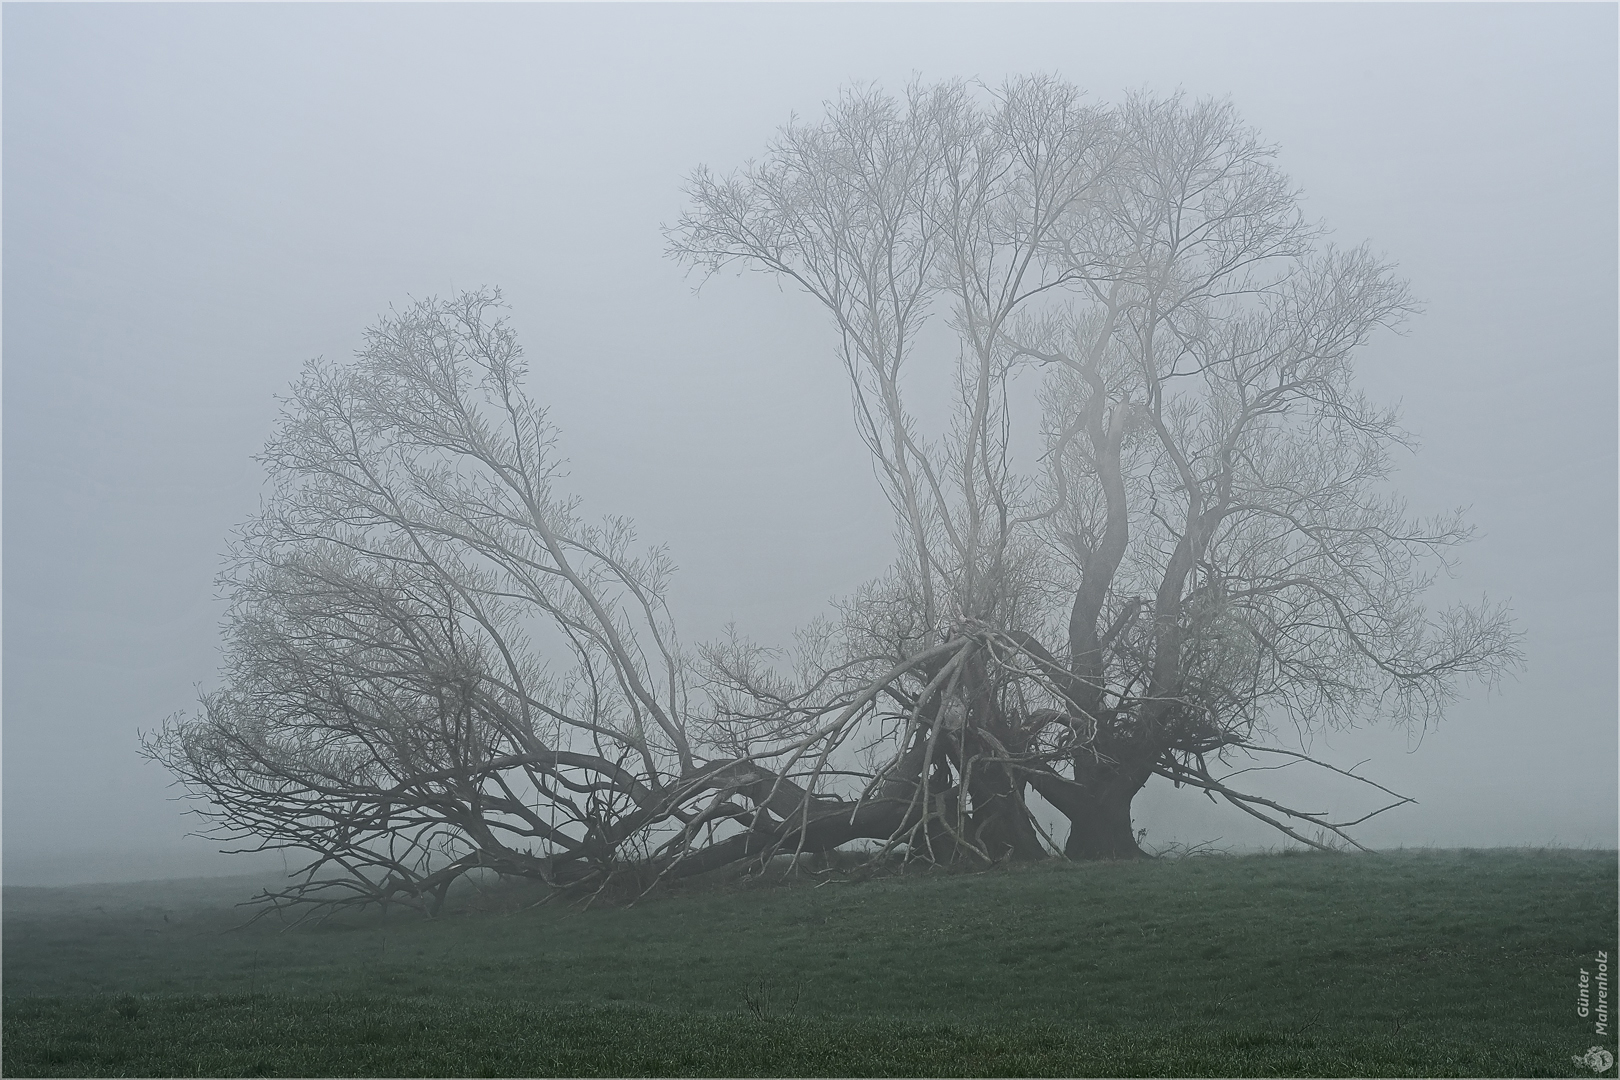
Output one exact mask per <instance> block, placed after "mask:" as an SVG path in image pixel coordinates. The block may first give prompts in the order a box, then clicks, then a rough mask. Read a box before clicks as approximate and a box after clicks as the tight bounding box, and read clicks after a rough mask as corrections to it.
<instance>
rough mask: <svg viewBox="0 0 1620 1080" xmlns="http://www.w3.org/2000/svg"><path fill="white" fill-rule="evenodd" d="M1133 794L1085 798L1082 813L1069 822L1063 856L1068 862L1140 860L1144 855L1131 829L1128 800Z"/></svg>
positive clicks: (1129, 802)
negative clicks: (1081, 860) (1066, 857)
mask: <svg viewBox="0 0 1620 1080" xmlns="http://www.w3.org/2000/svg"><path fill="white" fill-rule="evenodd" d="M1134 795H1135V792H1134V791H1132V792H1130V793H1128V794H1123V795H1121V794H1117V793H1109V794H1106V795H1104V797H1102V798H1096V799H1087V800H1086V803H1087V804H1088V805H1087V806H1086V808H1085V812H1083V813H1080V814H1078V815H1076V816H1074V817H1071V818H1070V819H1069V839H1068V841H1067V842H1066V843H1065V844H1064V845H1063V854H1064V855H1066V856H1068V857H1069V858H1071V859H1140V858H1142V857H1143V856H1144V852H1143V851H1142V849H1141V848H1140V847H1138V846H1137V843H1136V832H1135V830H1133V829H1132V828H1131V799H1132V797H1133V796H1134Z"/></svg>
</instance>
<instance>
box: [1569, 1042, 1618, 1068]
mask: <svg viewBox="0 0 1620 1080" xmlns="http://www.w3.org/2000/svg"><path fill="white" fill-rule="evenodd" d="M1575 1064H1577V1065H1585V1066H1586V1067H1587V1068H1588V1069H1591V1070H1592V1071H1593V1072H1608V1071H1609V1066H1611V1065H1613V1064H1614V1055H1613V1054H1611V1053H1609V1052H1608V1051H1607V1050H1605V1049H1603V1047H1601V1046H1594V1047H1592V1048H1591V1049H1589V1050H1587V1051H1586V1053H1585V1054H1584V1055H1580V1056H1577V1057H1576V1058H1575Z"/></svg>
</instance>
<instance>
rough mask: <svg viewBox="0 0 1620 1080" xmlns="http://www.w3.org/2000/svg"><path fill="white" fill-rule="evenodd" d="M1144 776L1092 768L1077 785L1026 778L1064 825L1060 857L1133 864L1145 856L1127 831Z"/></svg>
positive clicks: (1040, 775)
mask: <svg viewBox="0 0 1620 1080" xmlns="http://www.w3.org/2000/svg"><path fill="white" fill-rule="evenodd" d="M1147 776H1148V774H1147V773H1146V772H1144V771H1142V770H1130V771H1127V770H1124V769H1121V768H1118V767H1117V766H1116V767H1114V768H1102V767H1098V766H1096V765H1093V766H1092V767H1091V768H1090V769H1087V770H1085V775H1084V778H1083V780H1081V781H1076V780H1070V779H1069V778H1068V777H1065V776H1059V775H1058V774H1057V773H1056V772H1051V771H1042V772H1037V773H1034V774H1032V775H1031V776H1030V783H1031V785H1032V786H1033V787H1034V788H1035V790H1036V791H1039V792H1040V793H1041V797H1042V798H1044V799H1045V800H1046V801H1047V802H1049V803H1051V804H1052V805H1053V806H1054V807H1056V808H1057V810H1058V812H1059V813H1061V814H1062V815H1063V816H1064V817H1066V818H1068V819H1069V838H1068V840H1067V841H1065V843H1064V845H1063V854H1064V855H1065V856H1066V857H1068V858H1070V859H1139V858H1143V857H1145V854H1146V853H1145V852H1143V850H1142V849H1141V848H1140V847H1138V846H1137V844H1136V832H1135V830H1133V829H1132V828H1131V800H1132V799H1134V798H1135V797H1136V793H1137V792H1138V791H1140V790H1142V785H1143V784H1144V783H1146V781H1147Z"/></svg>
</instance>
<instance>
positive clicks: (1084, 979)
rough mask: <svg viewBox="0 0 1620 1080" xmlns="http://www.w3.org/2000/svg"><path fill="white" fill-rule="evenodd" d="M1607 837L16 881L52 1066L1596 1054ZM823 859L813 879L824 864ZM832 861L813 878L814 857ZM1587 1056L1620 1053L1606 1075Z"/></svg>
mask: <svg viewBox="0 0 1620 1080" xmlns="http://www.w3.org/2000/svg"><path fill="white" fill-rule="evenodd" d="M1616 874H1617V867H1616V855H1615V853H1614V852H1587V851H1522V850H1500V851H1457V852H1451V851H1415V852H1399V853H1393V854H1384V855H1358V856H1331V855H1271V856H1244V857H1231V856H1226V857H1213V858H1192V859H1184V860H1179V861H1168V860H1160V861H1154V862H1139V863H1109V864H1095V865H1078V866H1075V865H1067V864H1053V865H1043V866H1036V867H1025V868H1018V869H1013V870H1005V871H994V872H989V873H984V874H916V873H911V874H907V875H904V876H894V877H878V878H873V879H870V880H851V879H846V878H842V877H839V876H837V875H828V878H826V879H815V878H810V879H808V880H805V879H800V880H799V881H796V882H787V883H783V884H773V883H771V882H769V881H767V882H761V883H734V884H731V885H728V886H717V887H712V888H709V889H694V890H690V891H687V892H684V893H681V894H677V895H672V896H667V897H662V898H656V899H648V900H644V901H642V902H641V903H639V904H637V905H635V906H633V907H628V908H627V907H622V906H621V907H604V906H593V907H591V908H590V909H589V910H585V911H581V910H579V909H578V908H577V907H576V908H569V907H566V906H562V905H559V904H548V905H545V906H541V907H535V908H528V909H525V905H524V901H525V900H526V899H527V896H528V894H526V893H524V892H522V891H521V890H515V889H493V890H489V891H486V892H482V893H476V894H474V893H469V894H466V895H464V896H463V897H462V898H461V903H460V905H459V906H458V908H457V911H456V912H454V913H452V914H450V915H447V916H445V917H442V918H440V919H437V920H431V921H429V920H426V919H423V918H421V917H420V916H414V915H402V913H400V912H397V911H396V912H394V913H393V914H391V915H389V916H387V917H386V918H384V917H383V916H382V915H381V914H380V913H376V912H371V913H366V914H360V915H348V916H344V917H341V918H337V919H333V920H332V921H329V922H327V923H326V924H324V925H322V926H320V927H309V926H306V927H300V928H297V929H293V930H289V931H287V932H285V933H283V932H280V928H279V927H278V926H277V925H276V924H275V923H274V922H272V921H261V922H259V923H257V924H254V925H253V926H250V927H247V928H245V929H237V930H232V929H231V928H232V927H234V926H237V925H238V924H239V923H240V922H241V921H242V914H241V913H240V912H238V911H235V910H233V909H232V908H231V906H230V905H231V904H232V903H233V902H234V901H236V900H240V899H243V898H245V897H246V896H247V895H248V894H249V893H250V892H251V891H252V883H250V882H247V881H245V880H242V879H227V880H222V881H211V882H198V881H193V882H165V883H152V884H144V885H129V886H85V887H76V888H67V889H24V888H7V889H6V890H5V894H4V918H3V925H4V995H5V999H4V1017H3V1062H0V1064H3V1069H4V1072H5V1074H6V1075H7V1076H44V1075H58V1076H69V1075H177V1076H186V1075H212V1076H232V1075H278V1074H279V1075H310V1076H323V1075H398V1076H411V1075H428V1076H464V1075H466V1076H480V1075H484V1076H499V1075H516V1074H528V1075H545V1074H565V1075H648V1074H662V1075H751V1074H752V1075H759V1074H766V1075H896V1074H899V1075H1078V1076H1085V1075H1119V1076H1131V1075H1139V1076H1174V1075H1223V1076H1245V1075H1303V1076H1309V1075H1328V1076H1390V1075H1432V1076H1571V1075H1586V1076H1590V1075H1593V1073H1592V1072H1591V1070H1590V1069H1588V1068H1586V1067H1584V1066H1582V1065H1578V1064H1576V1063H1575V1061H1574V1060H1573V1056H1574V1055H1578V1054H1583V1053H1584V1052H1585V1051H1586V1050H1587V1048H1588V1047H1589V1046H1593V1045H1605V1039H1606V1040H1607V1041H1606V1045H1607V1046H1608V1048H1609V1049H1610V1050H1611V1051H1612V1050H1613V1049H1614V1042H1613V1036H1612V1035H1610V1036H1606V1037H1604V1038H1598V1037H1596V1036H1594V1034H1593V1027H1592V1021H1591V1020H1590V1019H1587V1020H1583V1019H1581V1018H1579V1017H1578V1016H1577V1015H1576V1012H1575V1003H1576V1002H1575V999H1576V983H1577V979H1578V976H1579V973H1580V970H1581V969H1582V968H1583V967H1584V968H1586V969H1588V970H1589V971H1594V972H1595V957H1596V954H1597V951H1598V950H1600V949H1602V950H1607V951H1608V952H1609V953H1610V956H1611V957H1612V956H1613V953H1614V948H1615V935H1616V918H1617V915H1616ZM829 879H830V880H829ZM818 880H820V881H821V883H820V884H819V885H818V884H817V883H816V882H817V881H818ZM1609 1075H1613V1071H1612V1070H1611V1071H1610V1073H1609Z"/></svg>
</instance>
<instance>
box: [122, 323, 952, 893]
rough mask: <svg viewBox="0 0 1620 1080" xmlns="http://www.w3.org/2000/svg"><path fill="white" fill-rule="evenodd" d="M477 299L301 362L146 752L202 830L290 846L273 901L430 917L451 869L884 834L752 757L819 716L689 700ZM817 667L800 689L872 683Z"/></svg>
mask: <svg viewBox="0 0 1620 1080" xmlns="http://www.w3.org/2000/svg"><path fill="white" fill-rule="evenodd" d="M498 300H499V298H498V294H496V293H493V292H476V293H469V294H465V295H462V296H460V297H458V298H456V299H455V300H453V301H449V302H440V301H426V302H422V303H418V304H415V305H413V306H412V307H410V308H409V309H408V310H406V311H405V312H403V313H395V314H393V315H390V316H389V317H387V318H385V319H383V320H382V321H381V322H380V323H379V324H378V325H377V326H376V327H375V328H374V329H372V330H371V331H370V332H369V333H368V334H367V338H366V345H365V347H364V349H363V350H362V351H361V352H360V354H359V356H358V357H357V359H356V361H355V362H354V363H353V364H350V365H346V366H343V365H334V364H328V363H324V362H319V361H317V362H315V363H312V364H310V365H309V367H308V368H307V369H306V371H305V373H304V375H303V377H302V378H301V379H300V381H299V382H298V383H297V384H296V386H295V387H294V389H293V392H292V395H291V397H290V398H289V399H288V400H287V401H286V403H285V407H284V409H283V413H282V417H281V420H280V423H279V425H278V429H277V431H276V434H275V436H274V438H273V439H272V440H271V441H270V443H269V445H268V446H267V447H266V449H265V452H264V454H263V455H262V459H261V460H262V461H263V463H264V464H265V466H266V468H267V470H268V472H269V474H270V478H271V483H272V490H271V493H270V496H269V498H268V499H267V500H266V504H265V507H264V509H263V511H262V512H261V514H260V515H259V516H258V517H257V518H256V519H254V520H253V521H251V522H249V523H248V524H247V525H246V526H244V527H243V529H242V530H241V532H240V534H239V536H238V539H237V542H236V544H235V549H234V553H233V557H232V560H231V566H230V569H229V570H228V571H227V573H226V574H225V576H224V579H223V584H224V587H225V590H226V592H227V594H228V595H229V597H230V599H231V608H230V612H229V616H228V619H227V627H226V639H227V646H226V660H225V665H224V671H223V683H224V685H223V687H222V688H221V689H220V690H218V691H215V692H213V693H209V694H206V695H204V697H203V698H202V701H201V708H200V710H199V711H198V712H197V713H196V714H195V715H189V716H188V715H184V714H182V715H179V716H176V717H174V718H172V719H171V720H170V721H169V722H168V723H167V724H166V725H165V726H164V728H163V729H162V730H161V731H159V732H156V733H154V734H153V735H151V736H149V737H147V738H146V739H145V740H144V747H145V751H146V753H147V754H148V755H149V756H150V757H152V758H154V759H156V760H158V761H160V762H162V763H163V764H165V765H166V766H167V767H168V768H170V769H171V770H172V771H173V772H174V773H175V774H176V775H177V776H178V778H179V779H180V780H181V781H182V782H183V783H184V784H185V785H186V787H187V788H188V790H189V793H190V794H191V795H193V796H194V797H196V798H198V799H199V800H201V801H202V803H203V806H202V807H201V808H200V812H201V813H203V814H204V815H205V816H207V817H208V818H209V819H210V820H211V821H212V823H213V829H212V833H211V834H212V835H214V836H215V837H217V838H220V839H222V840H225V841H227V842H230V843H233V844H236V845H239V847H241V848H245V849H252V850H263V849H266V848H284V849H297V850H301V851H304V852H307V853H309V855H310V856H311V859H310V861H309V862H308V863H307V864H306V865H305V866H303V868H302V869H301V870H300V871H299V873H298V874H297V875H296V880H295V882H294V883H293V884H292V885H291V886H290V887H289V888H287V889H285V890H282V891H279V892H275V893H269V894H267V895H266V896H265V897H263V899H264V900H265V901H267V902H268V903H269V904H270V905H272V906H274V905H279V904H282V903H288V902H303V903H311V904H315V905H318V906H319V907H323V908H326V909H330V908H332V907H335V906H341V905H344V904H366V903H378V902H380V903H388V902H403V903H407V904H412V905H415V906H420V907H422V908H424V909H426V910H428V911H430V912H431V911H433V910H436V909H437V908H438V906H439V905H440V904H441V903H442V901H443V898H444V895H445V892H446V890H447V889H448V888H449V886H450V884H451V883H452V882H454V881H455V880H456V879H457V878H458V877H460V876H461V875H463V874H465V873H467V872H468V871H471V870H475V869H485V870H492V871H495V872H498V873H501V874H505V875H515V876H524V877H530V878H535V879H538V880H541V881H544V882H547V883H549V884H552V885H554V886H557V887H559V888H566V887H571V886H572V887H593V886H600V885H603V884H605V883H606V882H607V881H608V880H609V879H610V878H611V877H612V876H614V875H615V874H620V873H626V872H628V873H630V874H632V875H639V876H643V877H646V876H652V877H656V876H658V875H661V874H666V873H672V872H673V873H678V874H689V873H696V872H700V871H702V870H705V869H709V868H711V867H714V866H718V865H723V864H724V863H726V862H729V861H734V860H736V859H740V858H746V857H751V856H758V855H765V856H766V857H768V855H769V853H772V852H774V851H775V850H777V849H778V848H779V847H780V846H781V845H782V843H783V842H784V840H785V838H786V837H787V836H789V835H790V834H792V835H796V836H798V837H800V838H801V839H807V842H809V843H811V844H813V845H815V846H818V847H823V848H824V847H834V846H837V844H839V843H842V842H844V841H846V840H848V839H851V838H853V837H856V836H862V835H869V836H880V837H886V836H888V835H890V834H892V833H893V832H895V831H896V829H897V828H898V822H899V821H900V819H901V818H902V817H904V815H905V814H906V812H907V807H908V806H909V805H910V797H909V793H906V792H904V791H896V790H893V789H892V785H890V786H888V787H883V786H880V787H879V788H877V789H874V790H872V791H869V792H868V793H867V794H868V798H867V799H866V800H865V802H864V804H863V805H861V806H853V805H849V804H847V803H844V802H841V801H839V800H837V799H836V798H830V797H822V796H818V795H813V794H811V793H810V792H809V791H808V790H807V789H806V788H805V787H804V786H802V785H801V784H799V783H796V782H795V781H794V780H793V779H792V778H790V777H789V776H788V775H786V771H785V770H778V771H773V770H772V769H771V768H770V767H769V766H768V763H769V762H771V761H774V760H778V759H786V760H787V761H788V762H789V768H792V767H793V764H794V763H797V762H799V761H800V760H801V759H802V758H803V757H804V756H805V755H806V753H808V752H810V751H812V750H815V749H817V748H819V747H820V746H821V744H822V743H823V742H825V741H826V740H827V738H828V737H829V735H828V732H833V733H834V734H833V735H832V738H833V739H834V740H835V741H836V738H837V735H836V732H837V731H838V730H839V728H838V726H837V724H833V725H831V726H830V727H829V726H827V725H824V724H820V723H816V722H814V721H813V719H812V718H811V717H809V716H808V715H806V714H805V713H804V711H803V710H802V709H801V710H799V712H797V713H795V712H794V711H793V710H792V709H777V710H774V711H773V712H772V713H771V715H770V717H769V731H768V732H767V733H766V735H767V738H766V743H765V745H764V746H762V747H754V746H753V745H752V744H754V743H757V742H758V736H757V734H756V735H750V733H749V731H748V723H747V722H746V721H742V722H738V721H737V719H736V718H735V717H731V716H727V715H722V714H720V713H718V712H716V711H715V709H714V708H712V707H705V708H701V709H700V708H694V706H693V701H692V697H693V689H692V682H693V676H692V674H691V665H690V664H689V662H688V661H687V659H686V658H685V657H684V656H683V654H682V652H681V649H680V647H679V644H678V641H677V638H676V634H675V629H674V626H673V622H672V620H671V618H670V616H669V613H668V610H667V608H666V606H665V602H664V586H665V583H666V581H667V579H668V574H669V565H668V562H667V560H666V559H665V556H664V554H663V552H662V551H661V550H658V549H653V550H650V551H642V552H639V553H638V552H637V551H636V549H635V538H634V535H633V533H632V531H631V529H630V526H629V525H628V524H627V523H626V522H624V521H621V520H609V521H607V522H605V523H604V524H601V525H596V526H592V525H587V524H585V523H583V522H581V521H580V520H579V518H578V516H577V514H576V504H575V502H574V501H572V500H570V499H567V498H565V497H564V496H562V495H560V494H559V493H558V492H557V491H556V490H555V481H556V477H557V471H558V463H557V458H556V456H555V451H554V437H555V433H554V432H553V430H552V428H551V427H550V426H549V424H548V423H547V421H546V417H545V412H544V410H543V409H541V408H540V407H538V406H537V405H536V404H535V403H534V402H533V401H531V400H530V399H529V398H528V397H527V396H526V395H525V393H524V391H523V389H522V385H521V384H522V380H523V376H524V374H525V371H524V363H523V360H522V354H521V350H520V349H519V347H518V345H517V343H516V341H515V340H514V337H513V335H512V333H511V331H510V329H509V328H508V327H507V326H506V325H505V323H504V322H503V321H502V320H501V319H500V318H498V317H497V314H496V311H497V308H498ZM935 651H936V652H939V651H941V650H935ZM548 660H549V661H550V662H549V663H548ZM559 660H561V661H564V662H565V664H564V666H560V667H559V666H553V665H555V664H557V663H558V661H559ZM837 680H838V676H837V675H836V673H833V674H829V675H826V676H825V677H823V679H822V680H821V684H820V688H819V689H820V691H825V692H821V693H820V696H818V697H817V699H816V700H817V702H818V703H819V705H820V706H822V707H824V708H827V709H832V710H843V711H845V712H848V713H850V714H852V715H853V714H854V713H856V712H859V711H860V709H862V708H864V707H866V706H867V705H868V704H869V703H870V699H871V697H872V696H873V693H875V691H868V690H867V689H866V688H864V687H855V688H853V689H850V688H847V687H846V688H845V689H844V690H843V691H842V692H840V691H827V690H826V688H827V687H829V686H830V685H831V684H832V683H834V682H836V681H837ZM845 681H846V682H847V681H848V680H845ZM752 689H755V690H757V689H758V687H757V686H755V687H752ZM863 694H864V695H865V697H864V699H862V695H863ZM711 696H712V697H713V698H714V699H715V700H720V699H722V698H723V697H724V689H723V688H720V687H711V688H710V695H709V696H704V697H703V698H702V700H703V701H704V702H708V701H709V700H710V697H711ZM846 699H848V700H846ZM857 699H862V700H857ZM267 910H268V909H267ZM312 910H314V909H312Z"/></svg>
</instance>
